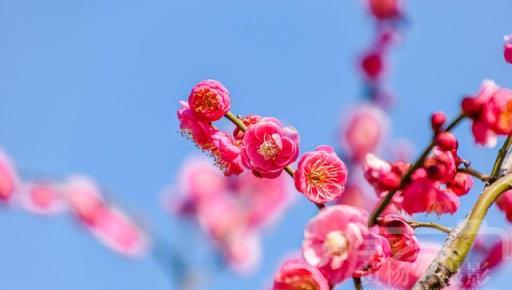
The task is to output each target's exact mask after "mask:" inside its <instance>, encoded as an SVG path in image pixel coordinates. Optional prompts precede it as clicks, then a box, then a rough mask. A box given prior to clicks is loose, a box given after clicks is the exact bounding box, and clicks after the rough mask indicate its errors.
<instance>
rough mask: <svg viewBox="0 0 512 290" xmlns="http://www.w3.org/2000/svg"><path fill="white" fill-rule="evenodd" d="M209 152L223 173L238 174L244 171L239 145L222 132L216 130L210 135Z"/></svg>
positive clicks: (228, 174) (227, 174)
mask: <svg viewBox="0 0 512 290" xmlns="http://www.w3.org/2000/svg"><path fill="white" fill-rule="evenodd" d="M211 144H212V145H211V147H210V148H209V152H211V154H212V155H213V158H214V159H215V164H216V165H217V167H219V168H220V169H221V170H222V171H223V172H224V175H226V176H230V175H239V174H240V173H242V172H243V171H244V169H243V167H242V159H241V157H240V147H238V145H237V144H236V143H235V141H234V140H233V139H232V137H230V136H229V135H227V134H226V133H224V132H220V131H219V132H216V133H215V134H213V135H212V136H211Z"/></svg>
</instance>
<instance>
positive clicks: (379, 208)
mask: <svg viewBox="0 0 512 290" xmlns="http://www.w3.org/2000/svg"><path fill="white" fill-rule="evenodd" d="M465 117H466V116H465V115H464V114H463V113H460V114H459V115H458V116H457V117H456V118H455V119H454V120H453V121H452V122H451V123H450V124H448V126H447V127H446V130H445V131H446V132H449V131H451V130H453V129H454V128H455V127H456V126H457V125H458V124H459V123H460V122H461V121H462V120H464V118H465ZM434 146H435V141H434V138H432V140H431V141H430V143H429V144H428V146H427V147H426V148H425V149H423V152H421V154H420V156H419V157H418V158H417V159H416V161H415V162H414V163H413V164H412V165H411V166H410V167H409V169H408V170H407V171H406V172H405V174H404V176H402V179H401V180H400V186H399V188H400V189H401V188H403V187H405V186H406V185H407V184H409V182H410V179H411V176H412V174H413V173H414V171H416V169H418V168H420V167H421V166H423V162H424V161H425V159H426V158H427V156H428V154H429V153H430V151H432V149H433V148H434ZM396 192H397V190H391V191H390V192H388V194H386V196H384V198H383V199H382V200H381V201H380V202H379V204H378V205H377V207H376V208H375V209H374V210H373V212H372V213H371V214H370V218H369V219H368V226H370V227H371V226H373V225H375V223H376V221H377V218H378V217H379V216H380V214H381V213H382V212H383V211H384V210H385V209H386V207H387V206H388V204H389V203H390V202H391V200H392V199H393V196H394V195H395V193H396Z"/></svg>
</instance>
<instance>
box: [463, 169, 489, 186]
mask: <svg viewBox="0 0 512 290" xmlns="http://www.w3.org/2000/svg"><path fill="white" fill-rule="evenodd" d="M457 172H462V173H466V174H469V175H471V176H473V177H475V178H477V179H479V180H481V181H482V182H486V183H487V182H488V181H489V180H490V176H489V175H488V174H484V173H482V172H480V171H478V170H476V169H474V168H471V167H469V166H468V167H461V168H458V169H457Z"/></svg>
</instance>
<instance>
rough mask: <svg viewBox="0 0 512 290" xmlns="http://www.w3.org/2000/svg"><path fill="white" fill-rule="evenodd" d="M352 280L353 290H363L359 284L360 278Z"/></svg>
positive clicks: (360, 283)
mask: <svg viewBox="0 0 512 290" xmlns="http://www.w3.org/2000/svg"><path fill="white" fill-rule="evenodd" d="M352 280H353V281H354V289H355V290H363V283H362V282H361V278H359V277H354V278H352Z"/></svg>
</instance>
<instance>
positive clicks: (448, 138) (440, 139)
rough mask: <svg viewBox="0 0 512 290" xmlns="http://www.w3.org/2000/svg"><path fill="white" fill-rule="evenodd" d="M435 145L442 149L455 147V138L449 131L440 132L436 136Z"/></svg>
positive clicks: (447, 149)
mask: <svg viewBox="0 0 512 290" xmlns="http://www.w3.org/2000/svg"><path fill="white" fill-rule="evenodd" d="M435 141H436V145H437V146H438V147H439V149H441V150H443V151H452V150H454V149H457V145H458V144H457V139H456V138H455V136H454V135H453V134H452V133H450V132H441V133H439V134H438V135H437V136H436V139H435Z"/></svg>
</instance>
